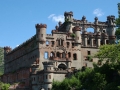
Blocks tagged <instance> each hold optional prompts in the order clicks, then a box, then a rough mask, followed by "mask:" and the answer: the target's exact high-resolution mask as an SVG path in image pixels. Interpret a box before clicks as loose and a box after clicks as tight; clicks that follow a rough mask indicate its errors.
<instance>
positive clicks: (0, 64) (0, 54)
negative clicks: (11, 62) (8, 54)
mask: <svg viewBox="0 0 120 90" xmlns="http://www.w3.org/2000/svg"><path fill="white" fill-rule="evenodd" d="M3 65H4V49H3V48H2V47H0V75H2V74H3V72H4V66H3Z"/></svg>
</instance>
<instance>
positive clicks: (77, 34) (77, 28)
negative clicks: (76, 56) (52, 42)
mask: <svg viewBox="0 0 120 90" xmlns="http://www.w3.org/2000/svg"><path fill="white" fill-rule="evenodd" d="M80 31H81V28H80V27H79V26H75V27H74V28H73V32H74V33H75V35H76V36H75V37H76V38H75V41H76V43H81V34H80Z"/></svg>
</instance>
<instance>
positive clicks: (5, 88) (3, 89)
mask: <svg viewBox="0 0 120 90" xmlns="http://www.w3.org/2000/svg"><path fill="white" fill-rule="evenodd" d="M9 87H10V84H7V83H3V82H0V90H9Z"/></svg>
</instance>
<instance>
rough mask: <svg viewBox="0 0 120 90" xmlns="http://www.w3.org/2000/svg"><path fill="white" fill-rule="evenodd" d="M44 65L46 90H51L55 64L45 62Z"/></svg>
mask: <svg viewBox="0 0 120 90" xmlns="http://www.w3.org/2000/svg"><path fill="white" fill-rule="evenodd" d="M43 65H44V88H45V90H51V88H52V81H53V71H54V69H53V65H54V62H43Z"/></svg>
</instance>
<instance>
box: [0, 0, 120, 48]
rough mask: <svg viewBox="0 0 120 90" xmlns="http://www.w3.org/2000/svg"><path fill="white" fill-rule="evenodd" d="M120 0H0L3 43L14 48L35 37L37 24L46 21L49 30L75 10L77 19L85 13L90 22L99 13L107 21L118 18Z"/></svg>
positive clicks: (0, 36)
mask: <svg viewBox="0 0 120 90" xmlns="http://www.w3.org/2000/svg"><path fill="white" fill-rule="evenodd" d="M119 2H120V1H119V0H0V46H1V47H4V46H10V47H12V48H15V47H16V46H17V45H19V44H21V43H23V42H24V41H26V40H27V39H29V38H30V37H32V36H33V35H34V34H35V32H36V30H35V24H37V23H44V24H47V33H48V34H50V33H51V30H52V29H54V28H55V25H57V24H58V21H59V20H60V21H64V16H63V15H64V12H65V11H73V14H74V16H73V17H74V18H75V19H79V20H81V18H82V16H83V15H84V16H86V19H87V20H88V21H89V22H93V21H94V17H95V16H98V19H99V21H106V17H107V16H108V15H115V16H116V18H117V17H118V9H117V4H118V3H119Z"/></svg>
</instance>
